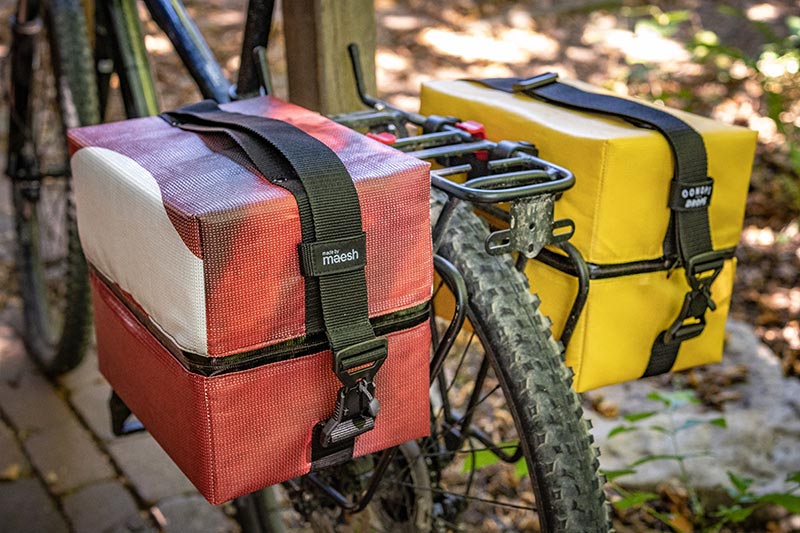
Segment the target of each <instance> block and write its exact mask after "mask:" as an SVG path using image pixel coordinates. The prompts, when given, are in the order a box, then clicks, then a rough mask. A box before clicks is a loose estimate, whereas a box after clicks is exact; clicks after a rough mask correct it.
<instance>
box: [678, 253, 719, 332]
mask: <svg viewBox="0 0 800 533" xmlns="http://www.w3.org/2000/svg"><path fill="white" fill-rule="evenodd" d="M724 266H725V257H724V255H722V254H721V253H719V252H715V251H711V252H705V253H702V254H698V255H696V256H694V257H692V258H690V259H689V261H688V264H687V265H686V279H687V281H688V282H689V286H690V287H691V289H692V290H690V291H689V292H687V293H686V296H685V297H684V299H683V305H682V306H681V311H680V313H678V318H677V319H675V321H674V322H673V323H672V325H671V326H670V327H669V328H667V330H666V331H665V332H664V337H663V341H664V343H665V344H670V343H673V342H679V343H680V342H683V341H686V340H689V339H693V338H695V337H697V336H698V335H700V334H701V333H702V332H703V329H704V328H705V326H706V318H705V314H706V310H707V309H711V310H712V311H716V309H717V304H716V303H715V302H714V300H713V299H712V298H711V285H712V284H713V283H714V280H716V279H717V277H719V275H720V273H721V272H722V269H723V267H724Z"/></svg>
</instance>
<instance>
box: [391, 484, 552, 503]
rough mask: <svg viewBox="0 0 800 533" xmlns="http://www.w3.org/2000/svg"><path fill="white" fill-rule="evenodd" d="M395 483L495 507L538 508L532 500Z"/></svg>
mask: <svg viewBox="0 0 800 533" xmlns="http://www.w3.org/2000/svg"><path fill="white" fill-rule="evenodd" d="M395 483H396V484H397V485H401V486H404V487H410V488H413V489H414V490H419V491H430V492H433V493H435V494H443V495H449V496H456V497H459V498H464V499H465V500H468V501H473V502H479V503H484V504H488V505H493V506H496V507H504V508H507V509H519V510H521V511H537V510H538V509H537V508H536V506H535V504H534V503H533V502H529V501H527V500H520V501H522V502H523V504H525V505H520V504H515V503H511V502H501V501H498V500H488V499H486V498H480V497H478V496H467V495H464V494H459V493H457V492H452V491H448V490H442V489H437V488H434V487H422V486H419V485H414V484H411V483H408V482H403V481H401V480H395Z"/></svg>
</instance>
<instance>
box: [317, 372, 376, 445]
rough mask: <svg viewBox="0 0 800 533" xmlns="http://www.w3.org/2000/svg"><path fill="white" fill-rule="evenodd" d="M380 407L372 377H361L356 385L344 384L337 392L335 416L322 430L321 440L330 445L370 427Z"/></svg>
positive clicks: (354, 435) (368, 429)
mask: <svg viewBox="0 0 800 533" xmlns="http://www.w3.org/2000/svg"><path fill="white" fill-rule="evenodd" d="M380 409H381V404H380V402H379V401H378V399H377V398H376V397H375V384H374V383H372V381H369V380H366V379H362V380H361V381H359V382H358V384H357V385H356V386H355V387H342V388H341V389H339V393H338V394H337V396H336V407H335V408H334V410H333V416H331V418H329V419H328V421H327V422H325V425H324V426H322V429H321V431H320V444H321V445H322V447H323V448H327V447H328V446H330V445H331V444H336V443H339V442H342V441H344V440H349V439H353V438H355V437H357V436H358V435H361V434H362V433H366V432H367V431H370V430H371V429H372V428H374V427H375V418H376V417H377V416H378V412H379V411H380Z"/></svg>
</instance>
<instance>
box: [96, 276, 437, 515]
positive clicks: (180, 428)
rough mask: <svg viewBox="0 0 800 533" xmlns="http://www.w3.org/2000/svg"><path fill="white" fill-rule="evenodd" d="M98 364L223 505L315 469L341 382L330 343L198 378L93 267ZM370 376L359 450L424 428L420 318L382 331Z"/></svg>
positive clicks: (425, 341) (424, 347)
mask: <svg viewBox="0 0 800 533" xmlns="http://www.w3.org/2000/svg"><path fill="white" fill-rule="evenodd" d="M92 291H93V297H94V302H95V313H96V317H97V318H96V320H97V339H98V356H99V359H100V369H101V372H102V373H103V375H104V376H105V377H106V379H108V380H109V382H110V383H111V385H112V387H114V389H115V390H116V391H117V393H118V394H119V395H120V397H122V398H123V400H124V401H125V402H126V404H127V405H128V406H129V407H130V408H131V410H132V411H133V412H134V413H135V414H136V415H137V416H138V417H139V419H140V420H141V421H142V423H143V424H144V425H145V427H146V428H147V429H148V431H149V432H150V433H151V434H152V435H153V437H154V438H155V439H156V441H158V443H159V444H160V445H161V446H162V447H163V448H164V449H165V451H166V452H167V453H168V454H169V455H170V457H171V458H172V459H173V460H174V461H175V463H176V464H177V465H178V466H179V467H180V468H181V470H182V471H183V472H184V473H185V474H186V475H187V477H189V479H190V480H191V481H192V483H194V484H195V486H196V487H197V488H198V490H199V491H200V492H201V493H202V494H203V496H205V497H206V499H208V500H209V501H210V502H211V503H214V504H219V503H222V502H224V501H227V500H229V499H231V498H234V497H236V496H240V495H242V494H246V493H249V492H252V491H255V490H258V489H261V488H263V487H265V486H268V485H273V484H275V483H280V482H282V481H285V480H287V479H290V478H293V477H296V476H300V475H302V474H305V473H307V472H308V471H309V469H310V468H311V432H312V430H313V427H314V425H315V424H316V423H317V422H319V421H322V420H325V419H327V417H329V416H330V414H331V410H332V408H333V405H334V402H335V399H336V393H337V391H338V389H339V387H340V383H339V382H338V380H337V378H336V377H335V375H334V374H333V372H332V371H331V366H332V364H331V356H330V352H322V353H317V354H313V355H309V356H305V357H300V358H296V359H291V360H287V361H282V362H278V363H274V364H269V365H264V366H260V367H256V368H252V369H249V370H244V371H240V372H234V373H230V374H224V375H220V376H215V377H210V378H209V377H204V376H200V375H197V374H193V373H191V372H189V371H187V370H186V369H185V368H184V367H183V366H181V364H180V363H179V362H178V361H177V360H175V358H174V357H173V356H172V355H171V354H170V353H169V351H168V350H166V349H165V348H164V346H162V345H161V344H160V343H159V342H158V341H157V340H156V339H155V338H154V337H153V336H152V334H151V333H150V332H149V331H147V329H146V328H145V327H144V326H143V325H142V324H141V323H140V322H139V321H138V320H137V319H136V318H135V317H134V315H133V314H132V313H131V312H130V311H129V310H128V308H127V307H126V306H125V304H123V303H122V302H120V301H119V300H118V299H117V297H116V296H115V295H114V294H113V293H112V292H111V291H110V290H109V289H108V288H107V287H106V286H105V284H104V283H103V282H102V281H100V280H99V279H98V278H97V277H96V276H92ZM387 339H388V343H389V356H388V358H387V360H386V362H385V363H384V365H383V367H382V368H381V369H380V371H379V372H378V374H377V376H376V377H375V384H376V387H377V398H378V400H379V401H380V402H381V411H380V413H379V415H378V418H377V420H376V426H375V429H373V430H372V431H370V432H369V433H366V434H364V435H362V436H360V437H357V438H356V443H355V449H354V453H355V455H363V454H366V453H372V452H376V451H379V450H382V449H385V448H388V447H391V446H395V445H397V444H400V443H402V442H405V441H407V440H412V439H417V438H420V437H422V436H424V435H427V434H428V432H429V431H430V423H429V415H430V413H429V398H428V385H429V382H428V379H429V378H428V360H429V357H430V326H429V323H428V321H425V322H423V323H421V324H419V325H417V326H414V327H412V328H409V329H406V330H402V331H398V332H394V333H390V334H389V335H387Z"/></svg>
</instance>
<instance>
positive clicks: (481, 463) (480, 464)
mask: <svg viewBox="0 0 800 533" xmlns="http://www.w3.org/2000/svg"><path fill="white" fill-rule="evenodd" d="M518 445H519V443H517V442H504V443H501V444H500V446H499V448H501V449H506V450H508V449H512V450H513V449H514V448H515V447H516V446H518ZM499 461H500V457H499V456H498V455H497V454H496V453H494V452H493V451H492V450H489V449H485V448H483V449H480V450H475V451H472V452H469V453H468V454H467V458H466V460H465V461H464V465H463V466H462V467H461V471H462V473H464V474H467V473H469V472H472V471H475V470H480V469H481V468H486V467H487V466H491V465H493V464H495V463H498V462H499ZM514 471H515V473H516V474H517V477H520V478H522V477H525V476H527V475H528V463H527V462H526V461H525V458H524V457H523V458H521V459H520V460H519V461H517V462H516V463H514Z"/></svg>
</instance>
